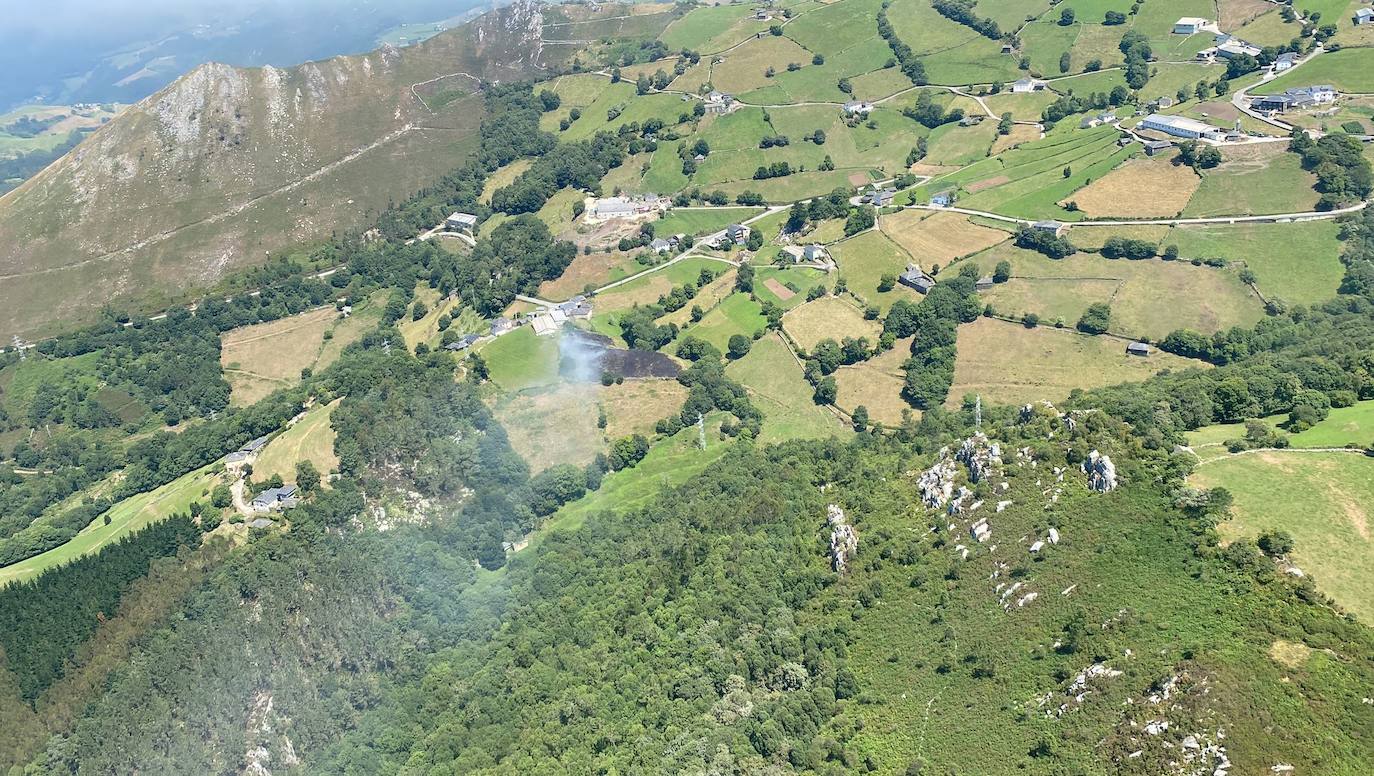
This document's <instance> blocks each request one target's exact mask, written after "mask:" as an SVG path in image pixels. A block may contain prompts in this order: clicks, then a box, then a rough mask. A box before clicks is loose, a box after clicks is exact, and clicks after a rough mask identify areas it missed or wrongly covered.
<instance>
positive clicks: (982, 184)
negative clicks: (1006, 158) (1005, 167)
mask: <svg viewBox="0 0 1374 776" xmlns="http://www.w3.org/2000/svg"><path fill="white" fill-rule="evenodd" d="M1003 183H1011V178H1008V177H1007V176H1005V175H998V176H997V177H995V178H984V179H983V180H981V181H974V182H973V183H970V184H969V185H967V186H965V187H964V191H966V192H968V193H969V194H977V193H978V192H980V191H982V190H983V189H990V188H993V187H994V186H1001V185H1002V184H1003Z"/></svg>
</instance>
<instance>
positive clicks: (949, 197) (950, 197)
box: [930, 189, 958, 207]
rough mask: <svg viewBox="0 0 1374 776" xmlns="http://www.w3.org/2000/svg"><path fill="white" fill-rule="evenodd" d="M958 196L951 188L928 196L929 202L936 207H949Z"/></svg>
mask: <svg viewBox="0 0 1374 776" xmlns="http://www.w3.org/2000/svg"><path fill="white" fill-rule="evenodd" d="M957 198H958V196H957V195H956V194H955V192H954V190H953V189H947V190H945V191H942V192H940V193H938V194H933V195H931V197H930V204H932V205H935V206H936V207H949V206H951V205H953V204H954V201H955V200H956V199H957Z"/></svg>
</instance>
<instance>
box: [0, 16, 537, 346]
mask: <svg viewBox="0 0 1374 776" xmlns="http://www.w3.org/2000/svg"><path fill="white" fill-rule="evenodd" d="M540 25H541V16H540V14H539V11H538V9H537V8H536V7H534V6H533V5H528V4H523V3H522V4H517V5H516V6H512V7H510V8H506V9H503V10H500V11H495V12H492V13H490V14H488V15H486V16H483V17H482V18H480V19H478V20H476V21H474V22H473V23H471V24H469V25H465V26H463V27H460V28H457V29H454V30H451V31H449V32H446V33H444V34H441V35H439V36H436V37H435V38H432V39H431V40H429V41H427V42H425V43H424V44H421V45H418V46H415V47H412V48H407V49H403V50H396V49H391V48H383V49H381V50H379V51H376V52H373V53H371V54H367V55H364V56H350V57H337V58H334V59H330V60H326V61H322V62H312V63H308V64H304V65H300V66H298V67H293V68H289V69H277V68H270V67H268V68H261V69H239V68H233V67H229V66H225V65H218V64H209V65H203V66H200V67H198V68H196V69H195V70H193V71H192V72H190V73H188V74H187V75H185V76H183V77H182V78H180V79H178V80H177V81H176V82H175V83H173V84H171V85H170V86H168V87H167V88H166V89H163V90H162V91H160V92H158V93H157V94H154V95H152V96H151V97H148V98H147V99H145V100H143V101H142V102H140V103H138V104H137V105H134V106H133V107H131V108H130V109H129V110H127V111H126V112H124V113H123V114H122V115H121V116H120V117H119V118H118V119H117V120H115V121H112V122H110V123H109V124H108V125H107V126H105V127H104V128H102V129H101V130H99V131H98V132H96V133H95V134H94V135H93V136H92V137H91V138H89V139H88V140H87V141H86V142H85V143H83V144H82V145H81V146H80V147H78V148H77V149H76V150H75V151H73V152H72V153H71V154H69V155H68V156H67V157H65V158H63V159H61V160H59V161H58V162H56V163H55V164H53V165H52V166H51V167H49V168H48V169H47V170H45V171H44V172H42V173H41V174H39V175H37V176H35V177H34V178H32V179H31V180H29V181H27V182H25V183H24V184H23V185H22V186H20V187H19V188H18V189H16V190H14V191H12V192H10V193H9V194H7V195H5V196H4V197H0V340H4V341H8V340H9V338H10V337H11V336H12V335H14V334H19V335H20V336H33V335H35V334H39V333H42V332H43V331H45V330H47V329H48V328H49V327H51V326H52V325H54V324H56V322H58V321H61V322H62V323H63V324H64V325H70V324H72V323H76V322H80V320H81V319H83V318H85V317H88V316H89V315H90V314H91V313H92V312H93V311H95V310H97V309H98V308H99V307H100V306H101V305H102V304H104V303H106V302H107V301H110V300H120V299H130V298H133V297H137V298H138V299H140V300H143V301H147V300H149V299H152V300H156V297H157V295H158V294H161V293H165V292H171V291H175V290H178V289H184V288H187V287H193V286H196V285H200V284H206V283H209V282H212V281H214V280H215V279H216V278H218V277H220V276H221V275H222V274H223V273H224V272H225V271H227V270H229V269H231V268H234V267H237V266H242V265H244V264H248V263H251V262H253V261H256V260H260V259H261V257H262V256H263V255H264V252H266V251H271V250H275V249H279V248H282V247H284V246H286V245H290V244H293V243H298V242H300V241H302V240H309V239H313V238H317V237H322V236H327V235H329V233H330V232H331V231H333V230H335V229H339V228H347V227H351V226H355V225H357V224H359V223H361V221H362V219H363V218H364V217H365V216H366V215H367V213H368V212H369V211H375V210H377V209H379V208H382V207H384V206H385V205H386V204H387V202H388V201H389V200H391V199H393V198H401V197H403V196H405V195H406V194H408V193H410V192H412V191H414V190H415V189H417V188H419V187H421V186H423V185H424V184H425V183H426V182H428V181H431V180H433V179H434V178H436V177H437V176H438V175H440V174H442V173H443V172H446V171H447V170H448V169H449V168H450V167H451V166H453V165H454V164H456V163H457V162H458V161H459V159H460V157H461V154H462V153H463V152H464V151H465V150H467V149H468V148H469V147H470V146H469V142H470V139H471V136H472V132H473V131H474V130H475V129H476V127H477V124H478V121H479V120H480V118H481V100H480V98H477V97H474V96H472V93H473V92H474V91H475V89H476V83H477V82H476V80H475V79H476V78H483V79H500V80H512V79H515V78H521V77H527V76H532V75H535V74H536V73H537V72H538V70H539V67H540V64H541V63H539V61H538V60H539V58H540V55H541V49H540V45H539V43H538V40H539V29H540ZM464 74H470V75H464ZM443 76H449V77H447V78H442V79H441V80H439V81H437V82H433V83H429V84H423V83H422V82H430V81H433V79H437V78H441V77H443ZM417 84H421V85H420V86H416V85H417ZM417 92H418V93H420V94H425V93H426V92H429V93H445V92H447V94H444V98H443V99H439V100H430V103H431V104H433V105H434V106H437V107H433V108H431V106H430V105H426V103H425V102H423V101H421V100H420V99H417V95H416V93H417Z"/></svg>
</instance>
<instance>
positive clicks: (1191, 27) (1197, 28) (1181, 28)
mask: <svg viewBox="0 0 1374 776" xmlns="http://www.w3.org/2000/svg"><path fill="white" fill-rule="evenodd" d="M1209 24H1211V21H1209V20H1207V19H1200V18H1198V17H1196V16H1185V17H1183V18H1182V19H1179V20H1178V21H1176V22H1174V34H1175V35H1193V34H1195V33H1198V32H1202V30H1203V28H1205V27H1206V26H1207V25H1209Z"/></svg>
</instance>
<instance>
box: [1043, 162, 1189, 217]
mask: <svg viewBox="0 0 1374 776" xmlns="http://www.w3.org/2000/svg"><path fill="white" fill-rule="evenodd" d="M1201 183H1202V179H1201V178H1199V177H1198V174H1197V173H1196V172H1194V171H1193V168H1192V167H1189V166H1187V165H1182V164H1179V165H1176V164H1174V163H1173V162H1172V161H1170V160H1168V159H1165V158H1164V157H1154V158H1148V157H1142V158H1139V159H1132V160H1130V161H1128V162H1126V163H1125V164H1123V165H1121V166H1120V167H1118V168H1116V169H1115V170H1112V171H1111V172H1109V173H1107V174H1106V175H1104V176H1102V177H1101V178H1098V179H1097V180H1095V181H1093V182H1092V183H1090V184H1088V185H1087V186H1085V187H1084V188H1082V189H1079V190H1078V191H1075V192H1074V193H1073V194H1072V195H1070V196H1068V197H1066V198H1064V199H1063V200H1061V201H1060V203H1059V204H1061V205H1064V204H1067V203H1068V202H1069V201H1070V200H1072V201H1074V202H1077V203H1078V209H1079V210H1081V211H1083V212H1084V213H1087V214H1088V215H1089V216H1136V217H1142V218H1145V217H1158V218H1164V217H1169V216H1176V215H1178V214H1179V213H1181V212H1183V208H1184V207H1186V206H1187V205H1188V200H1190V199H1192V198H1193V193H1194V192H1195V191H1197V187H1198V186H1199V185H1201Z"/></svg>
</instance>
